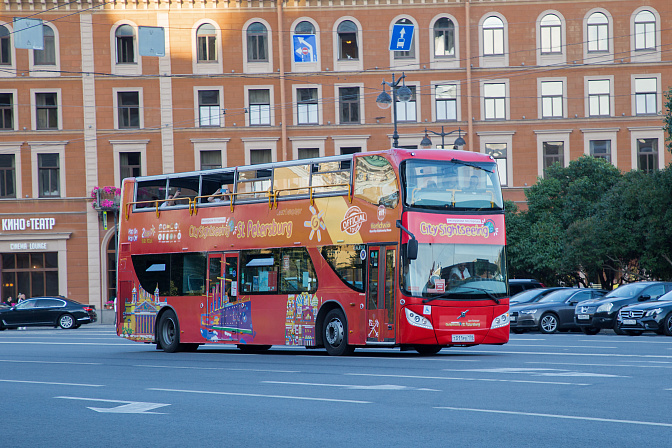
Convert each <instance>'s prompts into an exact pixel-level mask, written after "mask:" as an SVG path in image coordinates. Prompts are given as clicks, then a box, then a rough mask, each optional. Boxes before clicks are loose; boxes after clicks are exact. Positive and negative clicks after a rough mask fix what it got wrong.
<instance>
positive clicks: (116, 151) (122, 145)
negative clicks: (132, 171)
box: [110, 140, 149, 186]
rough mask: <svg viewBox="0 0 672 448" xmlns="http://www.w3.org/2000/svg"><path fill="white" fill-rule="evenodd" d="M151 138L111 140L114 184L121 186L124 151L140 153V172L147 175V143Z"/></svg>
mask: <svg viewBox="0 0 672 448" xmlns="http://www.w3.org/2000/svg"><path fill="white" fill-rule="evenodd" d="M148 143H149V140H110V144H111V145H112V156H113V166H114V185H118V186H121V172H120V171H119V170H120V169H121V163H120V161H119V159H120V156H121V153H122V152H139V153H140V174H141V175H142V176H146V175H147V144H148Z"/></svg>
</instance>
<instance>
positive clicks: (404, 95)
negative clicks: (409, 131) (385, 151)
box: [376, 73, 413, 148]
mask: <svg viewBox="0 0 672 448" xmlns="http://www.w3.org/2000/svg"><path fill="white" fill-rule="evenodd" d="M404 78H406V75H405V74H404V73H402V74H401V76H400V77H399V79H394V73H392V82H387V81H385V80H383V82H382V83H381V84H382V85H383V91H382V92H380V95H378V98H376V104H377V105H378V107H380V108H381V109H387V108H389V107H390V106H392V105H393V104H394V107H393V109H392V122H393V123H394V134H392V147H393V148H398V147H399V134H398V133H397V98H399V101H403V102H404V103H407V102H409V101H410V100H411V96H413V92H411V89H409V88H408V87H406V84H405V83H404V84H402V86H401V87H399V88H398V89H397V86H398V85H399V83H400V82H401V81H402V80H403V79H404ZM385 86H390V90H392V97H390V94H389V93H387V92H386V91H385Z"/></svg>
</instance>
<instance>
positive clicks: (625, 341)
mask: <svg viewBox="0 0 672 448" xmlns="http://www.w3.org/2000/svg"><path fill="white" fill-rule="evenodd" d="M652 338H655V336H652ZM579 342H595V340H594V339H579ZM611 342H613V341H611ZM618 342H619V343H621V342H624V343H626V344H642V343H646V344H672V341H670V342H667V341H647V340H645V338H642V339H638V340H632V339H627V340H625V339H619V340H618Z"/></svg>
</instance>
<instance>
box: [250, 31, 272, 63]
mask: <svg viewBox="0 0 672 448" xmlns="http://www.w3.org/2000/svg"><path fill="white" fill-rule="evenodd" d="M247 61H248V62H268V31H267V30H266V26H265V25H264V24H263V23H260V22H254V23H253V24H251V25H250V26H249V27H247Z"/></svg>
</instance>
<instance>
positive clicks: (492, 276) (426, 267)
mask: <svg viewBox="0 0 672 448" xmlns="http://www.w3.org/2000/svg"><path fill="white" fill-rule="evenodd" d="M401 282H402V289H403V290H404V292H405V293H406V294H408V295H410V296H413V297H427V298H440V299H446V300H451V299H458V300H459V299H473V298H493V296H494V297H495V298H499V297H505V296H506V262H505V256H504V246H499V245H491V244H469V245H467V244H437V243H424V244H423V243H421V244H419V245H418V258H417V259H416V260H410V261H409V260H403V273H402V279H401Z"/></svg>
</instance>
